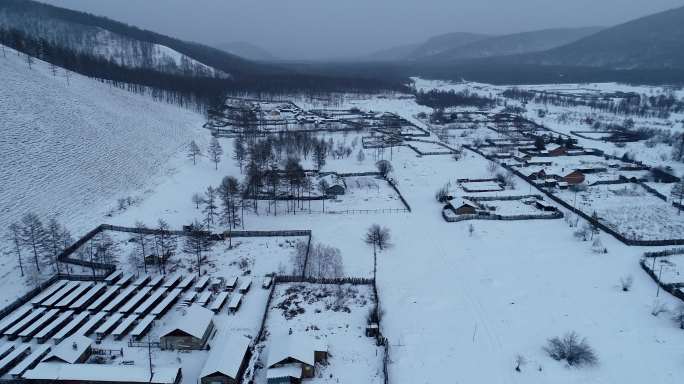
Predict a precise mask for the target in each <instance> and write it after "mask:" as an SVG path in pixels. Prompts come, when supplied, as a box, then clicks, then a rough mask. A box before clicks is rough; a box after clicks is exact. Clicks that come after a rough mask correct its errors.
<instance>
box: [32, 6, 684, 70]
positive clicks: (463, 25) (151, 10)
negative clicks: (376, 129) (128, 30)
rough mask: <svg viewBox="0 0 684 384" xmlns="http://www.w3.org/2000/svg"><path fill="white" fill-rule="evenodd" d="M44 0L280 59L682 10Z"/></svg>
mask: <svg viewBox="0 0 684 384" xmlns="http://www.w3.org/2000/svg"><path fill="white" fill-rule="evenodd" d="M43 2H45V3H48V4H53V5H57V6H62V7H66V8H70V9H76V10H81V11H85V12H90V13H93V14H96V15H100V16H106V17H109V18H111V19H114V20H118V21H121V22H125V23H128V24H132V25H135V26H137V27H140V28H145V29H150V30H153V31H155V32H159V33H163V34H167V35H170V36H174V37H178V38H181V39H185V40H191V41H196V42H200V43H203V44H207V45H214V46H216V45H218V44H221V43H230V42H247V43H250V44H253V45H256V46H258V47H261V48H263V49H265V50H267V51H268V52H270V53H271V54H272V55H274V56H276V57H278V58H281V59H285V60H326V59H343V58H354V57H360V56H364V55H367V54H370V53H372V52H375V51H378V50H383V49H387V48H391V47H395V46H400V45H405V44H413V43H420V42H421V41H424V40H426V39H428V38H430V37H432V36H436V35H440V34H444V33H450V32H472V33H484V34H492V35H497V34H508V33H516V32H525V31H532V30H541V29H549V28H579V27H594V26H606V27H608V26H612V25H616V24H620V23H623V22H626V21H629V20H631V19H635V18H639V17H642V16H646V15H648V14H652V13H656V12H660V11H664V10H667V9H671V8H675V7H679V6H682V5H684V3H683V2H682V1H681V0H652V1H650V2H637V3H636V4H635V3H634V2H633V1H629V0H604V1H602V2H600V3H596V2H593V1H590V0H577V1H574V2H567V3H558V4H554V5H553V7H549V6H548V3H547V2H546V1H544V0H519V1H516V2H515V3H513V2H510V1H506V0H484V1H478V2H476V1H458V2H455V1H448V0H424V1H421V2H417V1H399V0H393V1H390V0H376V1H374V2H372V3H367V2H365V1H363V0H347V1H345V2H339V3H338V2H335V3H333V2H322V1H316V0H299V1H297V2H296V3H293V2H289V3H285V2H275V1H261V2H253V1H249V0H232V1H225V0H205V1H203V2H201V5H203V6H201V7H200V6H199V5H198V3H196V2H188V1H183V0H146V1H144V2H140V1H136V0H117V1H91V0H43ZM588 10H591V12H588Z"/></svg>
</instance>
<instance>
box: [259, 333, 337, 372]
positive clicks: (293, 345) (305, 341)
mask: <svg viewBox="0 0 684 384" xmlns="http://www.w3.org/2000/svg"><path fill="white" fill-rule="evenodd" d="M327 350H328V347H327V346H326V345H325V343H324V342H322V341H321V340H317V339H314V338H313V337H310V336H306V335H287V334H286V335H282V336H280V337H274V338H273V339H272V341H271V344H270V345H269V351H268V367H269V368H270V367H272V366H273V365H275V364H278V363H279V362H281V361H283V360H285V359H287V358H290V357H291V358H293V359H295V360H297V361H300V362H302V363H305V364H308V365H314V364H315V362H316V360H315V357H314V353H315V352H316V351H327Z"/></svg>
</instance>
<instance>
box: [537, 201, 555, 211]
mask: <svg viewBox="0 0 684 384" xmlns="http://www.w3.org/2000/svg"><path fill="white" fill-rule="evenodd" d="M534 205H535V206H536V207H537V209H540V210H542V211H547V212H555V211H557V208H556V207H555V206H554V205H552V204H549V203H547V202H546V201H544V200H535V202H534Z"/></svg>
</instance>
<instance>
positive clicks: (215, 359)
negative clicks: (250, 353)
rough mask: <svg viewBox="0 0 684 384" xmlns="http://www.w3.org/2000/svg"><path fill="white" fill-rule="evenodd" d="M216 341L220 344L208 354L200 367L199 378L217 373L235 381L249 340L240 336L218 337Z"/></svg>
mask: <svg viewBox="0 0 684 384" xmlns="http://www.w3.org/2000/svg"><path fill="white" fill-rule="evenodd" d="M217 340H220V344H219V345H218V346H214V348H213V349H212V350H211V352H210V353H209V357H208V358H207V361H206V363H204V367H202V373H201V374H200V378H201V377H205V376H208V375H211V374H213V373H216V372H219V373H222V374H224V375H226V376H229V377H231V378H233V379H237V376H238V372H239V371H240V366H241V365H242V360H243V358H244V357H245V354H246V353H247V348H249V343H250V342H251V340H250V339H249V338H247V337H245V336H242V335H240V336H237V335H235V336H229V337H226V338H223V337H218V338H217Z"/></svg>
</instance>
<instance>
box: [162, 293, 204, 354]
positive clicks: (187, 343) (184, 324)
mask: <svg viewBox="0 0 684 384" xmlns="http://www.w3.org/2000/svg"><path fill="white" fill-rule="evenodd" d="M213 317H214V312H212V311H211V310H209V309H206V308H204V307H202V306H199V305H196V304H193V305H191V306H190V307H188V309H187V310H186V313H185V315H184V316H180V317H178V318H176V321H175V322H174V323H173V324H172V325H170V326H169V327H168V328H167V329H166V330H165V331H164V332H162V333H161V336H160V337H159V342H160V345H161V348H162V349H202V348H204V346H205V345H206V343H207V340H208V339H209V335H211V332H212V331H213V330H214V321H213Z"/></svg>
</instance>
